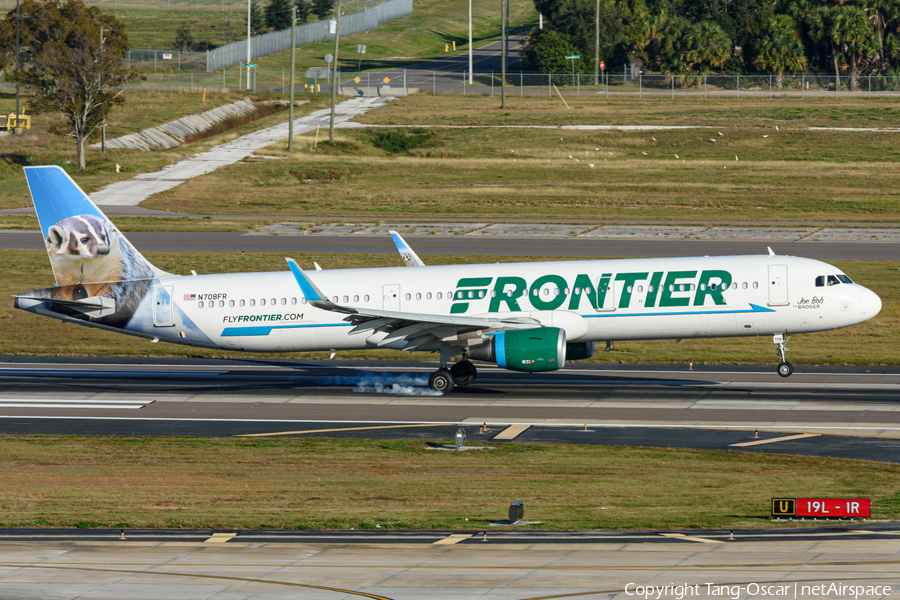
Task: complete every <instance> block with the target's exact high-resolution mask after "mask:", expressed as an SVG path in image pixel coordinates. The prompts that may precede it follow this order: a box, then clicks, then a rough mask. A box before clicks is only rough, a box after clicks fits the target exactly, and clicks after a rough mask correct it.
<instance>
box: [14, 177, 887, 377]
mask: <svg viewBox="0 0 900 600" xmlns="http://www.w3.org/2000/svg"><path fill="white" fill-rule="evenodd" d="M26 176H27V178H28V185H29V188H30V189H31V194H32V199H33V200H34V205H35V208H36V210H37V213H38V218H39V220H40V223H41V231H42V235H43V236H44V241H45V243H46V246H47V252H48V255H49V257H50V262H51V264H52V265H53V274H54V276H55V278H56V285H55V286H53V287H49V288H44V289H39V290H35V291H32V292H28V293H24V294H21V295H19V296H17V297H16V298H15V302H16V307H17V308H20V309H23V310H26V311H29V312H32V313H35V314H38V315H42V316H48V317H53V318H56V319H61V320H64V321H68V322H72V323H77V324H80V325H84V326H87V327H100V328H103V329H107V330H110V331H115V332H119V333H125V334H130V335H137V336H142V337H147V338H151V339H154V340H160V341H166V342H171V343H176V344H187V345H193V346H202V347H207V348H220V349H226V350H239V351H255V352H308V351H315V350H344V349H376V348H392V349H399V350H406V351H410V352H412V351H421V352H433V353H437V354H438V355H439V356H440V363H441V367H440V369H438V370H437V371H436V372H435V373H434V374H432V376H431V379H430V385H431V386H432V387H433V388H435V389H437V390H440V391H442V392H449V391H451V390H452V389H453V388H454V387H455V386H457V385H467V384H469V383H471V382H472V381H474V379H475V378H476V377H477V369H476V368H475V365H474V364H473V363H472V360H482V361H486V362H492V363H495V364H498V365H499V366H501V367H503V368H506V369H511V370H515V371H527V372H540V371H552V370H555V369H561V368H564V366H565V364H566V362H567V361H572V360H579V359H585V358H589V357H590V356H591V355H592V354H593V349H594V343H595V342H603V341H609V342H611V341H616V340H633V339H680V338H708V337H739V336H754V337H759V336H771V339H772V340H773V342H774V344H775V348H776V354H777V355H778V362H779V365H778V370H777V372H778V374H779V375H782V376H784V377H786V376H788V375H790V374H791V372H792V371H793V367H792V366H791V364H790V363H789V362H787V360H785V355H784V353H785V352H786V351H787V348H785V342H786V341H787V338H788V337H790V336H791V335H793V334H799V333H809V332H814V331H824V330H830V329H837V328H841V327H848V326H851V325H855V324H857V323H862V322H864V321H867V320H869V319H871V318H872V317H874V316H875V315H877V314H878V312H879V311H880V310H881V300H880V299H879V298H878V296H877V295H876V294H874V293H873V292H872V291H870V290H868V289H866V288H865V287H863V286H861V285H858V284H856V283H853V281H852V280H851V279H850V278H849V277H848V276H847V275H846V274H844V273H843V272H842V271H841V270H840V269H838V268H836V267H833V266H831V265H829V264H826V263H823V262H820V261H816V260H811V259H806V258H797V257H788V256H777V255H775V254H774V253H771V252H768V253H766V254H760V255H753V256H720V257H689V258H648V259H628V260H589V261H570V262H559V261H557V262H531V263H507V264H482V265H445V266H425V265H424V263H423V262H422V261H421V260H420V259H419V257H418V256H416V254H415V252H413V251H412V248H410V247H409V245H408V244H407V243H406V242H405V241H404V240H403V238H402V237H400V236H399V235H397V234H396V232H391V234H392V237H393V238H394V241H395V243H396V244H397V248H398V250H399V251H400V254H401V256H402V258H403V260H404V263H406V264H407V265H409V266H415V267H416V268H414V269H409V268H405V267H390V268H376V269H335V270H327V271H321V270H318V271H309V272H307V271H304V270H303V269H301V268H300V266H299V265H298V264H297V263H295V262H294V261H293V260H291V259H288V261H287V262H288V269H287V270H285V271H279V272H266V273H228V274H214V275H200V276H196V275H195V276H186V277H181V276H178V275H173V274H170V273H165V272H163V271H160V270H159V269H157V268H155V267H154V266H153V265H151V264H150V263H149V262H148V261H147V260H146V259H144V257H143V256H142V255H141V254H140V253H139V252H138V251H137V250H135V249H134V247H133V246H132V245H131V244H130V243H129V242H128V240H127V239H125V236H123V235H122V234H121V232H119V231H118V229H116V228H115V226H114V225H113V224H112V223H111V222H110V221H109V220H108V219H107V218H106V216H105V215H104V214H103V213H102V212H101V211H100V210H99V209H98V208H97V207H96V206H95V205H94V204H93V203H92V202H91V200H90V199H89V198H88V197H87V196H86V195H85V194H84V192H82V191H81V189H80V188H79V187H78V185H77V184H75V182H74V181H72V179H71V178H70V177H69V176H68V175H67V174H66V173H65V172H64V171H63V170H62V169H60V168H58V167H29V168H26ZM456 356H461V360H459V361H458V362H456V363H455V364H453V365H452V366H450V364H449V363H450V362H451V359H453V358H454V357H456Z"/></svg>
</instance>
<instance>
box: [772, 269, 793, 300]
mask: <svg viewBox="0 0 900 600" xmlns="http://www.w3.org/2000/svg"><path fill="white" fill-rule="evenodd" d="M768 285H769V304H770V305H771V306H786V305H788V304H790V302H788V281H787V265H769V281H768Z"/></svg>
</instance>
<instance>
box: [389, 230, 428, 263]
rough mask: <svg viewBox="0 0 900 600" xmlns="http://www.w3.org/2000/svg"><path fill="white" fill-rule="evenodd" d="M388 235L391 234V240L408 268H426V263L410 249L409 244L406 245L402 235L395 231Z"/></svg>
mask: <svg viewBox="0 0 900 600" xmlns="http://www.w3.org/2000/svg"><path fill="white" fill-rule="evenodd" d="M388 233H390V234H391V238H392V239H393V240H394V244H395V245H396V246H397V251H398V252H399V253H400V258H402V259H403V264H405V265H406V266H407V267H424V266H425V263H424V262H422V259H421V258H419V257H418V255H416V253H415V252H413V249H412V248H410V247H409V244H407V243H406V240H404V239H403V238H402V237H400V234H399V233H397V232H396V231H394V230H393V229H392V230H391V231H389V232H388Z"/></svg>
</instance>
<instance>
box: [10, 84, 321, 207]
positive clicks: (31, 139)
mask: <svg viewBox="0 0 900 600" xmlns="http://www.w3.org/2000/svg"><path fill="white" fill-rule="evenodd" d="M246 96H247V94H246V93H238V92H228V93H224V92H209V93H208V94H207V98H206V103H205V104H204V103H203V96H202V94H200V93H186V92H140V93H131V94H128V97H127V99H126V102H125V104H124V105H123V106H121V107H117V108H114V109H113V110H112V112H111V113H110V118H109V121H108V122H109V126H108V127H107V131H106V134H107V139H112V138H114V137H117V136H119V135H124V134H126V133H133V132H136V131H140V130H142V129H145V128H147V127H152V126H154V125H160V124H162V123H165V122H167V121H171V120H173V119H177V118H179V117H182V116H185V115H191V114H195V113H199V112H203V111H204V110H209V109H210V108H213V107H215V106H221V105H223V104H228V103H229V102H234V101H235V100H239V99H241V98H244V97H246ZM250 97H251V98H252V99H258V100H265V99H267V98H269V95H267V94H251V95H250ZM278 97H279V98H280V97H281V96H280V95H279V96H278ZM300 98H303V95H302V94H301V95H300ZM310 99H311V100H312V101H311V102H309V103H308V104H304V105H302V106H300V107H298V108H297V109H295V110H296V114H298V115H302V114H305V113H306V112H308V111H312V110H317V109H319V108H322V107H323V106H324V105H325V102H326V100H325V98H323V97H319V98H310ZM14 106H15V102H14V97H13V94H12V93H11V92H9V91H6V90H4V91H2V92H0V111H2V112H6V111H9V112H12V111H13V110H14ZM285 120H287V113H286V112H280V113H277V114H274V115H270V116H267V117H263V118H261V119H258V120H256V121H253V122H250V123H248V124H246V125H242V126H240V127H237V128H235V129H232V130H230V131H228V132H226V133H223V134H219V135H215V136H212V137H209V138H205V139H202V140H200V141H197V142H193V143H187V144H183V145H181V146H178V147H176V148H173V149H171V150H167V151H164V152H142V151H140V150H117V149H110V150H109V151H108V152H107V153H106V154H102V153H101V152H100V149H99V148H87V170H86V171H84V172H81V173H80V172H78V168H77V162H78V161H77V155H76V148H75V141H74V140H73V139H71V138H69V137H63V136H61V135H57V134H54V133H52V131H54V128H58V129H62V130H63V131H64V127H63V125H64V124H63V122H62V119H61V117H60V116H59V115H55V114H49V115H38V116H35V117H34V125H33V128H32V129H31V130H30V131H28V132H26V133H25V134H23V135H21V136H14V137H5V138H3V142H2V144H0V209H5V208H20V207H24V206H31V198H30V196H29V195H28V186H27V184H26V183H25V174H24V172H23V171H22V167H24V166H30V165H48V164H55V165H59V166H61V167H63V168H64V169H66V171H68V172H69V173H70V174H71V175H72V176H73V178H74V179H75V180H76V181H77V182H78V184H79V185H80V186H81V188H82V189H83V190H84V191H85V192H87V193H91V192H92V191H94V190H96V189H98V188H101V187H104V186H106V185H108V184H110V183H113V182H115V181H120V180H122V179H130V178H131V177H134V176H135V175H137V174H139V173H147V172H152V171H156V170H158V169H161V168H162V167H164V166H166V165H169V164H172V163H174V162H177V161H179V160H181V159H182V158H184V157H186V156H191V155H193V154H195V153H197V152H200V151H203V150H205V149H207V148H209V147H210V146H213V145H216V144H221V143H224V142H225V141H228V140H232V139H234V138H236V137H239V136H240V135H244V134H246V133H249V132H251V131H254V130H256V129H259V128H262V127H267V126H270V125H274V124H275V123H278V122H282V121H285ZM96 141H99V131H98V132H97V133H96V134H95V135H94V136H93V137H92V139H91V140H90V142H89V143H93V142H96ZM116 163H119V164H120V165H121V166H122V172H121V173H116V169H115V166H116ZM176 212H180V211H176Z"/></svg>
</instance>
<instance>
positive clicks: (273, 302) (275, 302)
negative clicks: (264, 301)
mask: <svg viewBox="0 0 900 600" xmlns="http://www.w3.org/2000/svg"><path fill="white" fill-rule="evenodd" d="M269 302H271V303H272V306H275V305H276V304H278V302H277V301H276V300H275V298H272V299H271V300H269Z"/></svg>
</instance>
